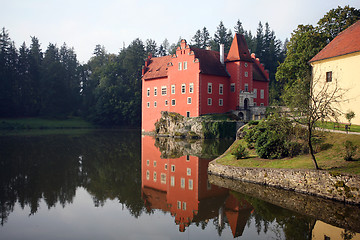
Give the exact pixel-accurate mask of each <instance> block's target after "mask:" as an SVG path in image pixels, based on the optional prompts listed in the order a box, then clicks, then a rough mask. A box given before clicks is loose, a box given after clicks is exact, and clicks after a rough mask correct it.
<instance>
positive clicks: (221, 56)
mask: <svg viewBox="0 0 360 240" xmlns="http://www.w3.org/2000/svg"><path fill="white" fill-rule="evenodd" d="M224 52H225V46H224V44H223V43H221V44H220V62H221V64H222V65H224V55H225V53H224Z"/></svg>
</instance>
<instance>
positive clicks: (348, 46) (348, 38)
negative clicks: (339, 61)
mask: <svg viewBox="0 0 360 240" xmlns="http://www.w3.org/2000/svg"><path fill="white" fill-rule="evenodd" d="M359 51H360V21H357V22H356V23H354V24H353V25H351V26H350V27H348V28H347V29H345V30H344V31H342V32H341V33H339V35H337V36H336V37H335V38H334V39H333V40H332V41H331V42H330V43H329V44H328V45H326V46H325V47H324V48H323V49H322V50H321V51H320V52H319V53H318V54H316V55H315V57H313V58H312V59H311V60H310V62H315V61H320V60H324V59H328V58H333V57H338V56H342V55H346V54H349V53H354V52H359Z"/></svg>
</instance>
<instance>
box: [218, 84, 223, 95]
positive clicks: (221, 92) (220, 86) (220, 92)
mask: <svg viewBox="0 0 360 240" xmlns="http://www.w3.org/2000/svg"><path fill="white" fill-rule="evenodd" d="M219 94H220V95H223V94H224V85H223V84H219Z"/></svg>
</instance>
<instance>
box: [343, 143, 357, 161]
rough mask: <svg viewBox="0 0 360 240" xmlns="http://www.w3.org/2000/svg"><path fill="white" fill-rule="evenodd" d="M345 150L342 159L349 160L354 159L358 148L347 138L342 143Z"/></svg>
mask: <svg viewBox="0 0 360 240" xmlns="http://www.w3.org/2000/svg"><path fill="white" fill-rule="evenodd" d="M344 147H345V152H344V160H345V161H351V160H354V156H355V154H356V151H357V149H358V146H356V145H354V143H353V142H351V141H349V140H347V141H346V142H345V143H344Z"/></svg>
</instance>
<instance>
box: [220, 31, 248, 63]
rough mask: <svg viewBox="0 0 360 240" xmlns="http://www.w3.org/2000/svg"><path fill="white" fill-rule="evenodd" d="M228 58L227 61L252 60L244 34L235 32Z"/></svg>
mask: <svg viewBox="0 0 360 240" xmlns="http://www.w3.org/2000/svg"><path fill="white" fill-rule="evenodd" d="M226 59H227V61H237V60H242V61H248V62H251V61H252V59H251V56H250V53H249V48H248V45H247V43H246V40H245V38H244V36H243V35H241V34H235V36H234V39H233V41H232V43H231V47H230V50H229V54H228V55H227V58H226Z"/></svg>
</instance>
